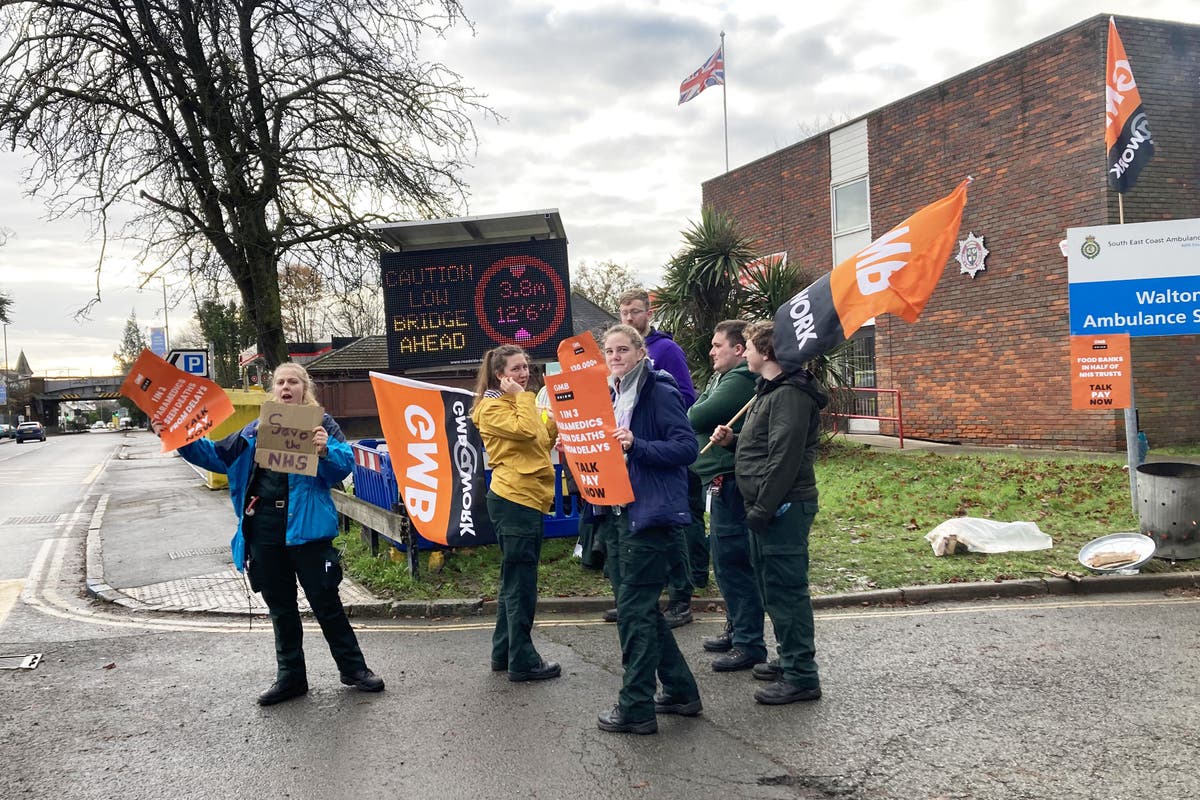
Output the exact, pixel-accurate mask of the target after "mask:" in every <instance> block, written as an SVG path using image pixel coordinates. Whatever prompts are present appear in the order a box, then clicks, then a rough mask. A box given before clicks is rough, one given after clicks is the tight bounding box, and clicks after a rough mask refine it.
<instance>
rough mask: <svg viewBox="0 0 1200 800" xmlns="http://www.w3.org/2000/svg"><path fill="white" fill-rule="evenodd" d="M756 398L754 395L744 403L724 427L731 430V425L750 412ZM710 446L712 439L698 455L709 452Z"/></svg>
mask: <svg viewBox="0 0 1200 800" xmlns="http://www.w3.org/2000/svg"><path fill="white" fill-rule="evenodd" d="M757 398H758V395H755V396H754V397H751V398H750V400H749V401H748V402H747V403H746V405H744V406H742V410H741V411H739V412H738V413H736V414H734V415H733V419H731V420H729V422H726V423H725V425H726V427H729V428H732V427H733V423H735V422H737V421H738V420H739V419H741V418H742V415H743V414H745V413H746V412H747V411H749V410H750V406H752V405H754V401H755V400H756V399H757ZM712 446H713V442H712V439H709V440H708V444H706V445H704V449H703V450H701V451H700V455H704V454H705V453H707V452H708V451H709V450H711V449H712Z"/></svg>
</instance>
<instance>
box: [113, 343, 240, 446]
mask: <svg viewBox="0 0 1200 800" xmlns="http://www.w3.org/2000/svg"><path fill="white" fill-rule="evenodd" d="M121 394H123V395H125V396H126V397H128V398H129V399H130V400H132V401H133V402H134V405H136V406H137V407H138V408H140V409H141V410H142V411H144V412H146V416H148V417H150V419H151V420H152V421H154V422H157V423H160V424H161V425H162V426H163V429H162V431H161V432H160V434H159V438H160V439H161V440H162V451H163V452H164V453H166V452H169V451H171V450H176V449H178V448H180V447H183V446H184V445H185V444H189V443H191V442H194V441H196V440H197V439H200V438H202V437H203V436H204V435H205V434H206V433H208V432H209V431H210V430H212V428H213V427H215V426H217V425H220V424H221V423H222V422H224V421H225V420H227V419H229V418H230V417H231V416H233V401H232V400H230V399H229V395H227V394H225V390H224V389H222V388H221V387H220V386H217V385H216V384H215V383H213V382H212V381H210V380H209V379H208V378H201V377H199V376H198V375H190V374H188V373H186V372H184V371H183V370H181V369H176V368H175V367H173V366H171V365H170V364H168V363H167V362H166V361H164V360H162V359H161V358H159V357H158V356H156V355H155V354H154V353H152V352H150V351H149V350H143V351H142V354H141V355H140V356H138V357H137V361H134V362H133V367H131V368H130V370H129V374H128V375H126V376H125V381H124V382H123V383H122V384H121Z"/></svg>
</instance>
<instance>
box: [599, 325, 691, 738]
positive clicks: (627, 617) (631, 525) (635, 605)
mask: <svg viewBox="0 0 1200 800" xmlns="http://www.w3.org/2000/svg"><path fill="white" fill-rule="evenodd" d="M602 349H603V351H604V357H605V362H606V363H607V364H608V368H609V388H610V390H611V392H612V397H613V410H614V412H615V416H616V424H617V426H616V430H615V431H614V432H613V437H614V440H615V442H616V444H617V445H618V446H619V447H620V448H621V449H622V451H623V452H624V453H625V463H626V467H627V468H628V470H629V480H630V482H631V483H632V484H633V486H634V487H635V492H636V499H635V500H634V501H633V502H632V503H629V504H628V505H625V506H592V505H590V504H589V505H588V507H587V508H586V509H585V513H587V514H589V515H591V516H595V517H596V520H597V523H596V536H597V538H598V539H599V540H600V541H601V543H602V545H603V547H604V549H605V552H606V553H607V554H608V556H607V558H606V559H605V562H604V566H605V572H606V574H607V575H608V577H609V580H610V581H611V582H612V587H613V594H614V595H615V596H616V599H617V634H618V636H619V637H620V640H621V663H622V664H623V665H624V667H625V676H624V681H623V685H622V687H621V692H620V695H619V697H618V700H617V703H616V705H614V706H613V707H612V709H611V710H609V711H604V712H602V713H601V714H600V716H599V718H598V720H597V725H598V726H599V728H600V730H603V731H611V732H616V733H641V734H648V733H656V732H657V731H658V721H657V719H656V718H655V715H656V714H678V715H680V716H696V715H697V714H699V713H700V711H701V709H702V705H701V702H700V690H699V688H698V687H697V686H696V679H695V677H694V676H693V675H692V671H691V669H690V668H689V667H688V664H687V661H686V660H685V659H684V657H683V654H682V653H681V652H680V651H679V646H678V645H677V644H676V643H675V636H674V634H672V632H671V628H670V627H669V626H668V625H667V621H666V620H665V619H664V618H663V615H662V614H661V613H659V610H658V595H659V593H660V592H661V591H662V587H663V581H664V580H665V578H666V574H667V563H668V559H669V558H670V554H671V550H672V548H674V547H676V546H677V541H678V540H677V539H676V528H678V527H679V526H681V525H686V524H688V523H689V522H690V521H691V514H690V512H689V511H688V503H687V480H688V479H687V467H688V465H689V464H691V463H692V462H693V461H695V460H696V451H697V449H698V448H697V446H696V437H695V434H693V432H692V427H691V425H689V424H688V421H687V415H686V414H685V413H684V410H683V400H682V399H681V398H680V396H679V390H678V389H677V388H676V387H675V381H674V380H673V379H672V378H671V377H670V375H668V374H667V373H665V372H661V371H657V370H654V369H652V368H651V367H650V365H649V363H648V361H647V359H646V345H645V342H644V340H643V339H642V337H641V334H639V333H638V332H637V331H636V330H634V329H633V328H632V327H630V326H628V325H614V326H613V327H611V328H609V329H608V331H607V332H606V333H605V335H604V343H603V347H602ZM655 673H657V675H658V678H659V680H661V681H662V687H663V691H662V693H660V694H657V695H656V694H655V688H656V683H655Z"/></svg>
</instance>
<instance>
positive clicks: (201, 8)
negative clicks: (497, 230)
mask: <svg viewBox="0 0 1200 800" xmlns="http://www.w3.org/2000/svg"><path fill="white" fill-rule="evenodd" d="M459 22H465V20H464V19H463V15H462V8H461V5H460V3H459V0H340V2H336V3H330V2H328V0H104V2H99V1H96V0H93V1H91V2H83V1H82V0H79V1H78V2H71V1H70V0H0V137H3V141H4V142H5V143H7V145H8V146H9V147H11V148H17V147H21V148H27V149H29V150H31V151H32V152H33V153H34V154H35V159H34V162H33V167H32V169H31V174H30V176H29V180H28V183H27V186H28V188H29V189H30V191H31V192H33V193H34V194H35V195H38V196H40V197H41V198H42V199H43V200H44V201H45V202H46V203H47V206H48V208H49V210H50V212H51V214H52V215H58V216H62V215H78V214H82V215H85V216H90V217H91V218H93V219H94V220H95V221H96V222H97V225H98V227H99V229H100V230H101V231H102V232H103V234H104V236H105V238H107V235H108V229H107V223H108V215H109V213H110V212H111V210H112V209H113V208H115V207H116V206H118V205H122V204H131V205H133V206H134V207H136V208H137V209H138V213H137V214H136V215H135V216H134V217H133V219H132V220H130V221H129V222H128V223H127V224H126V225H125V226H124V227H123V228H122V229H121V230H120V231H116V232H114V235H115V236H121V237H124V238H128V239H132V240H134V241H136V242H138V243H140V244H141V246H142V248H143V255H144V256H160V255H161V254H164V253H180V254H184V253H186V254H188V257H186V258H184V259H183V261H182V263H181V264H179V265H178V267H177V268H180V269H186V270H189V271H193V270H194V271H195V275H196V276H198V277H203V278H205V279H211V278H212V277H213V275H214V274H215V272H220V271H223V272H224V274H225V275H226V276H227V278H231V279H232V281H233V283H234V285H236V286H237V289H238V291H239V293H240V294H241V297H242V300H243V304H244V306H245V309H246V313H247V315H248V318H249V319H250V321H251V323H252V324H253V327H254V329H255V332H256V336H257V338H258V344H259V347H260V348H261V350H262V352H263V353H264V355H266V357H267V359H268V360H269V361H270V362H271V364H272V365H274V364H275V363H278V362H279V361H281V360H282V359H284V358H286V353H287V348H286V342H285V338H284V326H283V320H282V318H281V310H280V289H279V279H278V270H279V266H280V265H281V264H285V263H302V264H305V265H306V266H307V267H309V268H311V269H313V270H316V271H317V272H318V273H320V274H322V275H325V276H327V277H334V276H336V277H337V278H338V279H339V282H338V283H337V285H339V286H343V285H345V286H353V285H358V286H361V285H362V284H363V280H362V277H363V273H364V271H366V270H373V269H374V265H375V259H374V258H372V257H368V258H362V257H361V256H362V254H363V253H364V251H365V249H366V248H370V247H371V246H372V244H373V243H374V242H375V238H374V236H373V234H372V232H371V230H370V228H369V226H370V225H371V224H372V223H377V222H385V221H388V220H389V219H393V218H396V217H408V218H411V217H414V216H415V217H427V216H433V215H439V214H445V213H448V212H450V211H452V210H454V209H455V208H457V207H458V204H459V203H460V202H461V200H462V199H463V198H464V197H465V193H466V188H467V187H466V185H465V184H464V183H463V181H462V179H461V178H460V177H459V174H460V172H461V171H462V168H463V166H464V165H465V163H466V159H467V157H468V155H469V153H470V152H471V151H472V148H473V146H474V142H475V132H474V127H473V122H472V116H473V114H474V113H476V112H480V111H482V112H484V113H490V112H489V110H488V109H486V108H485V107H484V106H482V105H481V100H482V98H480V97H479V96H478V95H476V94H475V93H474V92H473V91H472V90H471V89H469V88H468V87H466V86H464V85H463V83H462V80H461V77H460V76H459V75H457V74H455V73H454V72H453V71H451V70H448V69H447V68H446V67H445V66H443V65H441V64H437V63H426V62H422V61H421V60H420V59H419V56H418V48H419V44H420V41H421V38H422V36H427V35H434V36H439V35H442V34H443V33H444V32H445V31H446V30H447V29H449V28H450V27H451V26H452V25H454V24H456V23H459ZM468 24H469V23H468ZM100 266H102V264H101V265H100ZM98 268H99V267H98ZM356 275H357V279H356V277H355V276H356ZM331 285H333V284H332V283H331ZM98 300H99V290H98V289H97V296H96V297H95V298H94V299H93V303H94V302H96V301H98Z"/></svg>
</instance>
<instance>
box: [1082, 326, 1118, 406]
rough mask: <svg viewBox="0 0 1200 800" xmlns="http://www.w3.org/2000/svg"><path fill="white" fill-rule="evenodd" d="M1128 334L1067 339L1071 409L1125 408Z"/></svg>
mask: <svg viewBox="0 0 1200 800" xmlns="http://www.w3.org/2000/svg"><path fill="white" fill-rule="evenodd" d="M1131 367H1132V362H1131V360H1130V356H1129V334H1127V333H1109V334H1105V335H1104V336H1072V337H1071V408H1074V409H1077V410H1081V411H1082V410H1087V409H1096V408H1100V409H1109V408H1129V406H1130V395H1131V394H1132V392H1131V391H1130V388H1131V384H1132V382H1133V380H1132V372H1131Z"/></svg>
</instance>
